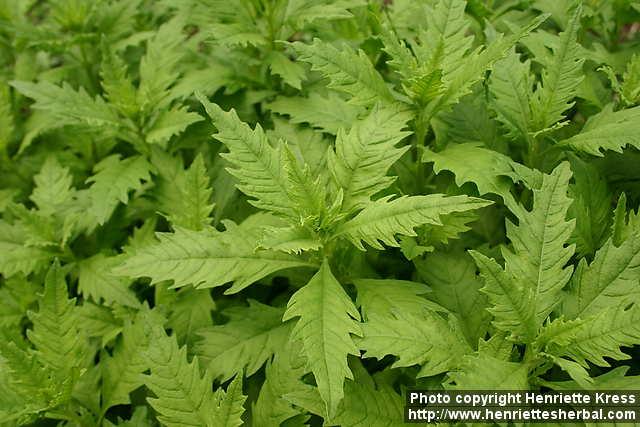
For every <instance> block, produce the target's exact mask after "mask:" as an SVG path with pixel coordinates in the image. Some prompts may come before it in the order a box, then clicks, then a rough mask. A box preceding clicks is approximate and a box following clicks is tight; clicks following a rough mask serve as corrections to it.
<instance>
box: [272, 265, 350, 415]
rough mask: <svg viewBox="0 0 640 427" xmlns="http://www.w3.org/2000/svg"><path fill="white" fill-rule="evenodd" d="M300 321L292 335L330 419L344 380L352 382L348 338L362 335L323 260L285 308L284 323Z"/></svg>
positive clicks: (341, 394)
mask: <svg viewBox="0 0 640 427" xmlns="http://www.w3.org/2000/svg"><path fill="white" fill-rule="evenodd" d="M295 317H299V319H298V321H297V322H296V325H295V326H294V328H293V331H292V333H291V339H292V340H301V341H302V346H303V354H304V356H305V357H306V358H307V363H308V366H309V367H310V368H311V372H313V376H314V377H315V379H316V384H317V385H318V391H319V392H320V396H322V400H323V401H324V403H325V409H326V412H327V414H328V416H329V418H331V417H333V415H334V414H335V413H336V410H337V408H338V405H339V403H340V401H341V400H342V398H343V397H344V390H343V386H344V379H345V378H348V379H353V374H352V373H351V370H350V369H349V366H348V365H347V356H348V355H349V354H353V355H356V356H357V355H358V354H359V352H358V348H357V347H356V345H355V344H354V342H353V339H352V337H351V335H352V334H353V335H361V334H362V332H361V330H360V325H359V324H358V321H359V320H360V313H358V310H357V308H356V307H355V305H353V302H352V301H351V299H349V296H348V295H347V294H346V293H345V291H344V289H343V288H342V286H341V285H340V283H339V282H338V281H337V280H336V278H335V277H334V276H333V274H332V273H331V269H330V268H329V264H328V263H327V261H326V260H325V261H324V262H323V264H322V266H321V267H320V270H319V271H318V272H317V273H316V274H315V275H314V276H313V277H312V278H311V280H310V281H309V283H307V284H306V285H305V286H304V287H302V288H301V289H300V290H298V291H297V292H296V293H295V294H293V296H292V297H291V299H290V300H289V303H288V304H287V310H286V312H285V313H284V316H283V321H286V320H289V319H292V318H295Z"/></svg>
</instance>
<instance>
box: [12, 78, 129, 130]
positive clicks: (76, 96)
mask: <svg viewBox="0 0 640 427" xmlns="http://www.w3.org/2000/svg"><path fill="white" fill-rule="evenodd" d="M11 85H12V86H13V87H15V88H16V89H17V90H18V91H19V92H20V93H22V94H23V95H25V96H27V97H29V98H32V99H34V100H35V101H36V102H35V104H33V106H32V107H33V108H34V109H36V110H43V111H45V112H46V113H47V114H48V115H50V116H51V118H52V119H53V120H55V122H54V123H55V124H53V125H52V126H50V127H51V128H55V127H60V126H64V125H84V126H88V127H96V128H104V129H106V130H108V131H117V130H118V129H119V128H120V127H121V126H122V123H121V122H120V120H119V117H118V114H117V113H116V112H115V111H114V110H113V109H112V108H111V106H109V105H108V104H107V103H106V102H104V100H103V99H102V98H100V97H96V98H93V97H91V96H90V95H89V94H88V93H87V92H86V90H85V89H84V88H82V87H81V88H80V89H79V90H77V91H76V90H74V89H73V88H72V87H71V86H70V85H69V84H68V83H63V84H62V86H56V85H54V84H53V83H49V82H46V81H42V82H38V83H31V82H22V81H13V82H11Z"/></svg>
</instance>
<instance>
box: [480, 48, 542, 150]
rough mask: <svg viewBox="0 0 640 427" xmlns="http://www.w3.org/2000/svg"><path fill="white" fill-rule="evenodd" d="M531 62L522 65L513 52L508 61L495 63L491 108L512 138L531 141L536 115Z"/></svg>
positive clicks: (491, 86) (491, 84)
mask: <svg viewBox="0 0 640 427" xmlns="http://www.w3.org/2000/svg"><path fill="white" fill-rule="evenodd" d="M530 68H531V65H530V63H529V61H525V62H521V61H520V56H519V55H518V54H517V53H516V52H515V50H513V51H512V52H511V53H510V54H509V55H508V56H507V57H506V58H504V59H502V60H500V61H499V62H497V63H496V66H495V69H494V71H493V72H492V73H491V83H490V85H489V89H490V91H491V95H492V96H493V99H492V104H491V105H492V107H493V108H494V109H495V110H496V112H497V113H498V119H499V120H500V121H501V122H502V123H503V124H504V125H505V126H506V128H507V129H508V131H509V135H510V136H511V137H512V138H515V137H520V138H524V139H525V140H527V141H528V140H529V132H530V129H531V124H532V120H533V118H532V116H533V112H532V111H531V99H532V98H533V86H532V82H531V76H530Z"/></svg>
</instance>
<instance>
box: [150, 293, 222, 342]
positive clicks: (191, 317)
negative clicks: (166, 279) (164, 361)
mask: <svg viewBox="0 0 640 427" xmlns="http://www.w3.org/2000/svg"><path fill="white" fill-rule="evenodd" d="M159 286H162V285H159ZM156 290H158V288H156ZM168 293H169V294H170V295H172V296H173V297H175V298H171V297H170V298H168V299H167V301H166V302H165V301H163V304H165V306H167V308H168V310H169V314H168V315H167V327H168V328H171V330H172V331H174V333H175V335H176V337H177V338H178V343H179V344H182V343H186V344H188V345H192V344H193V342H194V341H195V340H196V333H197V332H196V331H198V330H199V329H201V328H204V327H207V326H210V325H211V312H212V311H213V310H215V308H216V304H215V302H214V301H213V300H212V299H211V295H210V292H207V291H202V290H200V289H194V288H192V287H186V288H182V289H180V290H178V291H176V292H172V291H169V292H168Z"/></svg>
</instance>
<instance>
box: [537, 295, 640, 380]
mask: <svg viewBox="0 0 640 427" xmlns="http://www.w3.org/2000/svg"><path fill="white" fill-rule="evenodd" d="M639 322H640V308H638V306H637V305H633V306H631V307H630V308H627V307H625V306H615V305H609V306H608V307H607V308H606V309H604V310H601V311H600V312H599V313H598V314H596V315H594V316H591V317H588V318H586V319H584V320H582V321H576V322H573V323H572V325H571V327H569V328H566V329H565V330H564V331H562V332H561V333H559V334H557V335H556V336H554V337H553V339H552V341H551V343H550V344H548V345H547V349H546V351H547V352H548V353H551V354H554V355H556V356H560V357H562V356H565V357H570V358H571V359H573V360H575V361H576V362H578V363H579V364H580V365H582V366H584V367H585V368H588V367H589V364H588V363H587V361H588V362H591V363H593V364H595V365H597V366H610V364H609V362H607V361H606V360H605V359H604V358H605V357H607V358H610V359H613V360H625V359H629V358H630V356H629V355H627V354H625V353H623V352H622V351H621V350H620V347H622V346H625V347H627V346H629V347H630V346H632V345H636V344H638V343H640V326H639V325H640V323H639Z"/></svg>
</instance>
